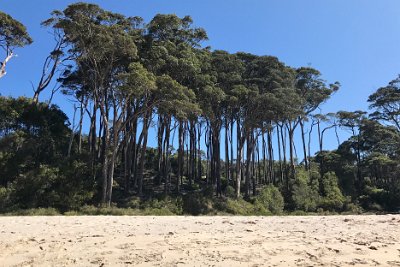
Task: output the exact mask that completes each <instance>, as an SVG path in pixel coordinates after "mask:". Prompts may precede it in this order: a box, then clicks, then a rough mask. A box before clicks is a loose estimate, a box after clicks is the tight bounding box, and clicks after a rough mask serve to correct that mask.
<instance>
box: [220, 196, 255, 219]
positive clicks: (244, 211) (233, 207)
mask: <svg viewBox="0 0 400 267" xmlns="http://www.w3.org/2000/svg"><path fill="white" fill-rule="evenodd" d="M223 211H225V212H227V213H230V214H234V215H254V206H253V204H251V203H249V202H247V201H246V200H244V199H242V198H239V199H227V200H226V202H225V206H224V207H223Z"/></svg>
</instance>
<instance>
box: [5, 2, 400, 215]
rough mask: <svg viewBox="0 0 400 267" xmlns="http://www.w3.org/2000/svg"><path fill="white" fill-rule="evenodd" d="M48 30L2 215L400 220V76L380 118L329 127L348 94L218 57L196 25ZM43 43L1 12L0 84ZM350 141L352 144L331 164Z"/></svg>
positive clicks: (354, 115)
mask: <svg viewBox="0 0 400 267" xmlns="http://www.w3.org/2000/svg"><path fill="white" fill-rule="evenodd" d="M42 25H43V26H44V27H46V29H47V30H49V31H51V32H52V35H53V36H51V37H50V38H49V42H52V41H53V42H54V50H52V51H49V54H48V57H47V58H44V59H43V69H42V70H40V77H38V83H37V84H34V89H35V90H34V93H33V95H32V98H27V97H18V98H12V97H7V96H0V212H1V213H6V214H7V213H12V212H17V211H19V212H21V213H23V212H24V211H30V210H33V209H39V210H42V211H43V212H44V213H51V212H55V213H63V214H75V213H84V214H152V215H172V214H177V215H181V214H192V215H200V214H238V215H269V214H305V213H345V212H347V213H354V214H358V213H363V212H396V211H399V209H400V78H396V77H393V80H392V81H390V82H389V83H388V84H387V85H382V87H380V88H376V91H375V92H374V93H373V94H371V95H370V96H369V98H368V99H365V100H364V99H363V100H361V101H368V103H369V107H370V108H369V110H367V111H364V110H355V111H351V110H350V111H344V110H343V111H338V112H335V113H327V114H325V113H323V112H322V110H323V105H324V103H325V102H327V101H329V99H330V97H331V96H332V95H333V94H334V93H335V92H336V91H338V90H340V83H339V82H336V81H326V80H325V79H324V78H323V76H322V74H321V73H320V71H319V70H317V69H315V68H312V67H311V66H304V67H300V68H293V67H290V66H287V65H286V64H285V63H283V62H281V61H280V60H279V59H278V58H277V57H274V56H269V55H263V56H260V55H254V54H250V53H246V52H237V53H229V52H227V51H223V50H213V49H212V48H210V47H204V42H205V41H207V40H208V37H207V33H206V31H205V30H204V29H203V28H199V27H195V26H194V22H193V20H192V18H191V17H190V16H185V17H178V16H177V15H173V14H158V15H156V16H154V17H153V18H152V19H151V20H150V21H149V22H146V21H144V20H143V19H142V18H141V17H136V16H133V17H127V16H124V15H121V14H117V13H114V12H111V11H107V10H104V9H102V8H101V7H100V6H98V5H95V4H88V3H75V4H71V5H69V6H68V7H66V8H65V9H64V10H62V11H61V10H55V11H53V12H52V13H51V14H49V18H48V19H47V20H45V21H43V22H42ZM32 42H33V40H32V38H31V37H30V35H29V33H28V31H27V29H26V28H25V26H24V25H23V24H21V23H20V22H19V21H17V20H16V19H14V18H12V17H11V16H10V15H8V14H5V13H3V12H1V11H0V48H1V50H0V56H1V59H0V60H1V61H2V62H0V79H7V72H6V71H7V66H8V64H11V63H12V61H13V57H14V56H15V51H16V50H18V49H23V47H24V46H27V45H30V44H31V43H32ZM20 60H23V58H21V59H20ZM20 75H21V76H23V73H22V74H20ZM45 91H46V92H47V93H48V94H50V95H51V97H50V98H49V99H45V100H40V97H41V96H43V92H45ZM0 93H1V88H0ZM54 94H62V95H63V96H64V97H65V99H66V101H67V99H70V100H71V99H72V100H73V106H74V107H73V110H74V113H73V116H70V117H68V116H67V115H66V113H65V111H63V110H61V109H60V108H59V107H58V106H56V105H54V104H52V97H53V95H54ZM338 131H346V132H347V133H349V135H348V136H349V137H348V139H347V140H344V141H340V140H339V137H337V138H336V139H337V140H335V142H337V148H336V149H334V150H325V149H324V144H326V142H327V140H326V138H327V136H328V133H329V136H335V135H336V136H338ZM151 132H154V133H155V134H154V135H152V134H151ZM153 139H154V140H153ZM151 144H155V145H154V147H152V146H151ZM315 148H317V149H316V151H314V150H315ZM314 152H315V153H314Z"/></svg>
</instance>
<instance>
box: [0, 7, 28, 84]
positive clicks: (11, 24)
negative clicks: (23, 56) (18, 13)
mask: <svg viewBox="0 0 400 267" xmlns="http://www.w3.org/2000/svg"><path fill="white" fill-rule="evenodd" d="M31 43H32V38H31V37H30V36H29V34H28V32H27V31H26V28H25V26H24V25H23V24H22V23H21V22H19V21H17V20H15V19H13V18H12V17H11V16H10V15H8V14H6V13H4V12H1V11H0V48H1V49H2V50H3V52H4V54H5V55H4V59H3V61H2V62H0V78H2V77H3V76H4V75H6V73H7V72H6V65H7V63H8V62H9V61H10V59H11V58H12V57H13V56H15V54H14V50H15V48H18V47H23V46H25V45H29V44H31Z"/></svg>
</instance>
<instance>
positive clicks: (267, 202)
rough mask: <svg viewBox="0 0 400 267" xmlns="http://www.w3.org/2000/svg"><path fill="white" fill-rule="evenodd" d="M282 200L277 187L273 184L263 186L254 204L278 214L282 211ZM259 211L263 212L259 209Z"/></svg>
mask: <svg viewBox="0 0 400 267" xmlns="http://www.w3.org/2000/svg"><path fill="white" fill-rule="evenodd" d="M284 204H285V203H284V200H283V196H282V194H281V192H280V191H279V189H278V188H277V187H275V186H273V185H268V186H266V187H264V188H263V189H262V190H261V192H260V194H259V195H258V196H257V197H256V200H255V205H257V206H258V207H259V208H264V209H265V211H270V212H271V213H273V214H280V213H282V211H283V207H284ZM261 212H264V211H263V210H261Z"/></svg>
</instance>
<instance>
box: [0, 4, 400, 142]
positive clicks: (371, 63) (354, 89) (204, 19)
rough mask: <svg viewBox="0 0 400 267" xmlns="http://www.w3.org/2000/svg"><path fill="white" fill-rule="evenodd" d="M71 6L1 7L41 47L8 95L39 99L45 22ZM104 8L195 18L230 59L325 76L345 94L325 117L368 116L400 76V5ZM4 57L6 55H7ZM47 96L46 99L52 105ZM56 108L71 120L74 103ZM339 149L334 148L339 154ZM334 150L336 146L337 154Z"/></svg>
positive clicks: (13, 71)
mask: <svg viewBox="0 0 400 267" xmlns="http://www.w3.org/2000/svg"><path fill="white" fill-rule="evenodd" d="M73 2H75V1H69V0H57V1H55V0H32V1H28V0H0V10H1V11H3V12H6V13H8V14H10V15H11V16H13V17H14V18H15V19H17V20H19V21H21V22H22V23H23V24H25V25H26V26H27V28H28V31H29V33H30V34H31V36H32V38H33V39H34V43H33V44H32V45H31V46H29V47H26V48H22V49H18V51H16V53H17V54H18V57H17V58H14V59H12V60H11V61H10V63H9V65H8V68H7V70H8V73H7V75H6V76H5V77H4V78H2V79H0V93H1V94H2V95H11V96H19V95H26V96H29V97H31V96H32V95H33V92H32V86H31V83H33V84H36V83H37V81H38V79H39V78H40V70H41V65H42V64H43V60H44V58H45V57H46V56H47V54H48V52H49V51H51V49H52V46H53V44H54V43H53V40H52V37H51V35H50V34H49V33H48V29H45V28H42V27H41V26H40V22H41V21H43V20H45V19H46V18H49V16H50V15H49V13H50V12H51V11H52V10H54V9H64V8H65V7H66V6H67V5H68V4H70V3H73ZM87 2H92V3H96V4H99V5H100V6H102V7H103V8H105V9H108V10H111V11H114V12H119V13H122V14H125V15H129V16H141V17H143V18H144V19H145V20H146V21H149V20H150V19H151V18H152V17H153V16H154V15H156V14H157V13H175V14H177V15H179V16H184V15H190V16H192V18H193V19H194V24H195V25H196V26H199V27H203V28H205V29H206V30H207V33H208V35H209V38H210V40H209V41H208V42H207V43H206V44H205V45H210V46H211V47H212V48H214V49H223V50H227V51H229V52H237V51H245V52H250V53H254V54H258V55H273V56H277V57H278V58H279V59H280V60H281V61H283V62H285V63H286V64H287V65H290V66H293V67H299V66H307V65H311V66H312V67H314V68H316V69H318V70H320V71H321V73H322V74H323V78H324V79H326V80H327V81H329V82H334V81H339V82H340V83H341V84H342V87H341V89H340V91H339V92H338V93H336V94H335V95H334V96H333V97H332V98H331V100H329V102H327V103H326V104H324V106H323V108H322V111H323V112H333V111H338V110H349V111H353V110H356V109H364V110H365V109H367V107H368V104H367V102H366V100H367V98H368V96H369V95H370V94H371V93H372V92H373V91H375V90H376V89H377V88H378V87H380V86H384V85H386V84H387V83H388V82H389V81H390V80H392V79H394V78H395V77H396V76H397V74H399V73H400V52H399V47H400V16H399V11H400V1H399V0H381V1H376V0H324V1H321V0H302V1H299V0H273V1H270V0H229V1H228V0H226V1H223V0H197V1H194V0H193V1H192V0H114V1H111V0H108V1H106V0H98V1H87ZM0 56H2V55H1V54H0ZM45 97H46V95H43V97H42V98H45ZM55 103H56V104H57V105H59V106H60V107H61V108H62V109H63V110H64V111H65V112H66V113H67V114H68V115H69V114H70V113H71V112H70V111H71V103H70V102H68V101H67V100H66V98H65V97H63V96H57V97H56V98H55ZM335 145H336V144H335V142H331V143H330V142H327V146H328V147H327V148H333V147H334V146H335ZM330 146H332V147H330Z"/></svg>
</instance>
